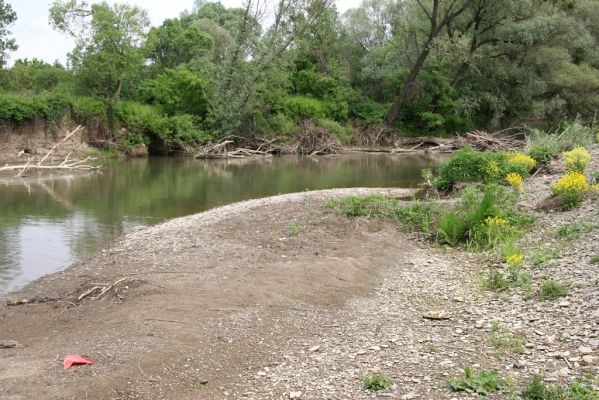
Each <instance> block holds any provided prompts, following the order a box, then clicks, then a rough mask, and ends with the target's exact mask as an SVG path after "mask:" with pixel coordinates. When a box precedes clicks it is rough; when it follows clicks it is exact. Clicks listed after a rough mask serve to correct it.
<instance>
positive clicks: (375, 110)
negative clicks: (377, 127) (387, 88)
mask: <svg viewBox="0 0 599 400" xmlns="http://www.w3.org/2000/svg"><path fill="white" fill-rule="evenodd" d="M388 110H389V107H387V106H384V105H382V104H379V103H377V102H375V101H373V100H370V99H366V100H363V101H360V102H357V103H356V104H354V105H353V107H352V109H351V111H352V116H353V117H356V118H357V119H358V120H359V121H360V122H361V123H362V124H364V125H365V126H369V125H374V124H381V123H383V122H384V121H385V116H386V115H387V112H388Z"/></svg>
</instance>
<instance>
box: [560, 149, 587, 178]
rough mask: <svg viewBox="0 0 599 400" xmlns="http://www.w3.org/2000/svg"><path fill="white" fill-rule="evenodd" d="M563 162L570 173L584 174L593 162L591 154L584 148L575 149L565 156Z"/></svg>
mask: <svg viewBox="0 0 599 400" xmlns="http://www.w3.org/2000/svg"><path fill="white" fill-rule="evenodd" d="M562 160H563V162H564V165H565V166H566V169H567V170H568V171H575V172H580V173H584V170H585V169H586V167H587V165H588V164H589V162H590V161H591V154H590V153H589V152H588V151H587V150H586V149H585V148H584V147H575V148H574V149H572V150H570V151H567V152H565V153H564V154H563V156H562Z"/></svg>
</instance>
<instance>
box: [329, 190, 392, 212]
mask: <svg viewBox="0 0 599 400" xmlns="http://www.w3.org/2000/svg"><path fill="white" fill-rule="evenodd" d="M327 206H328V207H329V208H332V209H334V210H336V211H338V212H340V213H341V214H344V215H346V216H348V217H389V216H390V215H391V210H393V209H394V208H397V200H394V199H388V198H386V197H385V196H383V195H378V194H371V195H366V196H347V197H343V198H341V199H333V200H329V202H328V203H327Z"/></svg>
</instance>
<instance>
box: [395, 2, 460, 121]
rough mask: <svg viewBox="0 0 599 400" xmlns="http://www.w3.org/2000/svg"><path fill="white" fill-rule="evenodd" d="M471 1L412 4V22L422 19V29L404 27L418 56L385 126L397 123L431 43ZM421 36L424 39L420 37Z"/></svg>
mask: <svg viewBox="0 0 599 400" xmlns="http://www.w3.org/2000/svg"><path fill="white" fill-rule="evenodd" d="M470 1H471V0H431V1H427V2H426V3H425V2H424V1H423V0H415V4H412V7H415V8H416V9H415V10H414V18H422V17H424V19H425V21H426V23H425V24H424V29H422V28H421V27H420V26H418V27H416V29H412V28H411V27H410V26H409V25H407V26H406V27H405V28H404V29H405V38H406V39H407V40H408V41H409V42H410V43H411V44H412V46H413V50H415V53H416V54H417V56H416V59H415V60H414V61H413V62H412V63H411V66H410V69H409V72H408V74H407V75H406V76H405V77H404V79H403V84H402V85H401V89H400V90H399V94H398V95H397V98H396V99H395V102H394V103H393V106H392V107H391V111H390V112H389V116H388V117H387V123H389V124H390V125H392V124H394V123H395V121H396V120H397V117H398V115H399V113H400V112H401V109H402V107H403V106H404V104H405V102H406V99H407V98H408V95H409V93H410V91H411V89H412V85H413V84H414V81H415V80H416V77H417V75H418V72H420V70H421V69H422V67H423V66H424V62H425V61H426V59H427V57H428V55H429V53H430V51H431V48H432V45H433V42H434V40H435V39H436V38H437V37H438V36H439V35H440V34H441V32H442V31H443V30H444V29H445V28H446V27H447V25H448V24H450V23H451V22H452V21H453V20H455V19H456V18H457V17H459V16H460V15H461V14H462V13H463V12H464V11H466V9H467V8H468V6H469V4H470ZM422 34H424V35H422Z"/></svg>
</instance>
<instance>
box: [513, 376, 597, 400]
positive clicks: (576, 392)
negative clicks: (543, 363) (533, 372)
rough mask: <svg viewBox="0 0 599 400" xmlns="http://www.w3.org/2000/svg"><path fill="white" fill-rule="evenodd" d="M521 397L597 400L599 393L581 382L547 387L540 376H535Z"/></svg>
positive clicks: (529, 398)
mask: <svg viewBox="0 0 599 400" xmlns="http://www.w3.org/2000/svg"><path fill="white" fill-rule="evenodd" d="M520 397H521V399H522V400H597V399H598V398H599V392H598V391H597V390H596V389H594V388H593V387H592V386H591V385H588V384H586V383H582V382H579V381H573V382H572V383H571V384H570V386H568V387H560V386H556V385H546V384H545V383H544V382H543V380H542V379H541V378H540V377H539V376H535V377H534V378H533V380H532V381H531V382H530V383H529V384H528V385H527V386H526V387H525V388H524V390H522V392H521V393H520Z"/></svg>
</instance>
